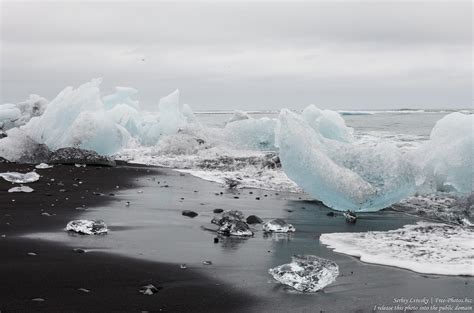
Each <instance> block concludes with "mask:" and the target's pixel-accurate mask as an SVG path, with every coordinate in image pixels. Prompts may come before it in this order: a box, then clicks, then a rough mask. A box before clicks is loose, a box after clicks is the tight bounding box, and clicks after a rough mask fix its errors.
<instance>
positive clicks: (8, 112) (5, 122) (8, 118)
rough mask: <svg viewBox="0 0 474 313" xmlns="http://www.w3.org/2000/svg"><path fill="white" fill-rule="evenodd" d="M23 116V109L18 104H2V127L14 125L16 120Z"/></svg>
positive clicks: (0, 122)
mask: <svg viewBox="0 0 474 313" xmlns="http://www.w3.org/2000/svg"><path fill="white" fill-rule="evenodd" d="M20 116H21V111H20V109H18V108H17V107H16V105H14V104H11V103H7V104H2V105H0V128H1V129H9V128H12V127H14V125H15V121H16V120H18V119H19V118H20Z"/></svg>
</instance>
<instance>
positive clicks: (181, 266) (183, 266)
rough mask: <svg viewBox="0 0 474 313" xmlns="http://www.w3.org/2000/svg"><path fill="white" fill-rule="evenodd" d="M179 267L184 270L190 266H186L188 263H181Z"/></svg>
mask: <svg viewBox="0 0 474 313" xmlns="http://www.w3.org/2000/svg"><path fill="white" fill-rule="evenodd" d="M179 268H180V269H182V270H185V269H187V268H188V267H187V266H186V264H181V265H180V266H179Z"/></svg>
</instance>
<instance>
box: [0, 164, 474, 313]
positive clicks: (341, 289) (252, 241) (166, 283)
mask: <svg viewBox="0 0 474 313" xmlns="http://www.w3.org/2000/svg"><path fill="white" fill-rule="evenodd" d="M123 166H125V167H128V168H129V169H128V170H124V169H123V168H122V165H120V166H118V167H117V168H111V169H109V170H105V172H100V171H103V170H104V168H101V169H100V170H97V169H95V168H94V167H86V168H75V167H71V168H70V167H65V168H66V169H69V168H70V169H72V171H73V172H74V171H82V170H84V171H85V172H84V173H83V175H85V176H84V177H89V178H91V177H100V180H104V181H103V182H100V180H99V181H97V186H95V185H94V186H93V184H92V183H90V184H87V183H86V180H85V178H84V183H83V184H80V186H81V187H80V188H84V190H83V192H84V193H85V188H86V187H84V186H88V189H87V190H89V192H88V194H90V195H89V196H88V197H85V199H80V196H81V192H79V193H78V194H77V195H78V196H79V198H78V199H76V200H77V201H78V203H79V202H81V201H82V202H84V201H85V200H87V201H89V200H90V201H93V202H95V206H94V207H91V209H90V210H86V211H77V210H74V206H73V207H72V209H71V210H69V211H68V212H70V213H71V214H74V215H76V216H78V215H77V213H78V214H80V216H81V217H83V218H87V219H93V218H102V219H104V221H105V222H106V223H107V225H108V226H109V229H110V232H109V234H107V235H106V236H104V237H102V236H99V237H94V236H92V237H91V236H74V235H70V234H67V233H65V232H64V231H63V227H64V226H65V224H66V222H67V221H68V220H67V219H66V218H64V217H63V218H64V220H63V222H61V223H59V224H57V225H58V226H57V227H53V228H48V229H44V228H43V229H41V228H40V227H33V226H34V224H33V226H32V223H30V224H29V225H24V228H23V229H25V230H27V233H28V237H27V238H24V237H22V238H13V237H7V238H0V248H1V249H2V251H7V252H8V253H4V254H5V256H6V257H4V258H3V259H2V264H3V265H6V266H0V276H1V277H7V278H8V280H7V282H8V283H7V284H4V285H2V286H1V287H0V295H1V296H0V310H2V312H3V311H5V312H10V311H20V312H30V311H33V312H35V311H42V312H44V311H48V312H56V311H59V312H81V311H84V312H96V311H101V312H104V311H105V312H107V311H114V312H141V311H152V312H153V311H160V310H162V311H169V312H221V311H235V312H290V311H291V312H308V310H310V311H311V312H312V311H315V312H319V311H323V312H372V311H373V309H374V307H375V305H390V304H391V301H392V299H393V298H394V297H407V296H412V297H425V296H430V295H431V296H436V297H443V296H454V295H456V296H457V295H459V296H468V295H469V292H470V290H472V283H473V282H472V278H467V277H452V276H451V277H443V276H441V275H424V274H419V273H415V272H411V271H408V270H405V269H399V268H393V267H389V266H384V265H374V264H367V263H364V262H362V261H360V259H358V258H356V257H351V256H348V255H345V254H340V253H336V252H334V251H332V250H331V249H329V248H328V247H327V246H325V245H323V244H322V243H321V242H320V241H319V236H320V235H321V234H323V233H328V232H365V231H368V230H382V231H384V230H389V229H397V228H399V227H400V226H402V225H406V224H409V223H414V222H416V221H419V220H420V218H419V217H413V216H406V215H404V214H401V213H399V212H396V211H391V210H387V211H384V212H375V213H367V214H361V215H360V219H359V220H358V222H357V223H356V224H355V225H353V224H352V225H351V224H347V223H345V221H344V218H343V217H342V215H337V216H336V217H328V216H327V213H328V212H330V211H331V210H330V209H329V208H327V207H325V206H324V205H322V204H321V203H320V202H317V201H311V200H309V199H305V196H304V195H300V194H292V193H284V192H272V191H268V190H259V189H239V190H225V189H224V188H223V187H222V186H220V185H217V184H215V183H211V182H207V181H203V180H201V179H199V178H196V177H193V176H191V175H188V174H181V173H179V172H177V171H174V170H172V169H167V168H155V167H148V166H139V165H135V164H133V165H123ZM0 168H1V167H0ZM58 168H59V167H58ZM58 168H56V169H53V172H54V171H57V169H58ZM86 169H87V170H86ZM38 172H40V173H43V172H42V171H38ZM108 172H110V173H114V174H113V175H116V176H108V174H107V173H108ZM97 173H100V174H97ZM102 173H105V174H102ZM86 174H90V175H88V176H87V175H86ZM119 174H120V175H119ZM135 174H136V175H135ZM68 175H69V174H68ZM111 175H112V174H111ZM45 177H46V175H45ZM113 177H115V178H113ZM42 178H43V177H42ZM74 178H77V177H74V175H73V176H72V177H70V178H68V179H70V181H69V183H70V184H73V183H75V180H74ZM81 178H83V177H81ZM49 179H50V177H49ZM119 179H120V180H121V181H120V183H117V181H118V180H119ZM41 181H42V180H41V179H40V181H39V182H40V183H41ZM89 181H90V182H91V180H90V179H89ZM43 182H46V180H43ZM111 182H113V183H111ZM4 183H5V182H3V183H2V185H0V187H1V188H2V189H3V188H4V187H3V186H4V185H3V184H4ZM36 184H38V182H36V183H32V184H29V186H31V187H32V188H34V189H35V192H37V191H39V192H38V196H39V197H40V198H44V199H53V198H54V196H45V195H44V194H42V193H41V188H39V186H37V185H36ZM117 184H123V186H124V187H126V188H120V189H119V190H120V192H118V193H116V194H115V195H114V196H110V197H107V196H98V195H94V194H93V192H101V193H104V194H108V193H109V192H110V191H109V190H106V189H107V188H106V187H105V186H109V188H114V187H115V185H117ZM8 185H10V184H9V183H8ZM35 186H37V187H36V188H35ZM48 187H49V186H48ZM61 188H63V187H61ZM96 188H99V190H97V189H96ZM0 190H1V189H0ZM94 190H96V191H94ZM35 192H33V193H31V194H22V196H24V197H25V198H26V199H28V197H31V196H32V195H34V194H35ZM221 192H222V193H221ZM2 196H5V194H4V193H2ZM7 197H8V195H7ZM109 198H110V199H109ZM256 198H259V200H257V199H256ZM30 199H31V198H30ZM0 200H1V198H0ZM98 200H100V202H99V201H98ZM125 201H130V202H131V204H130V206H129V207H126V206H125V205H124V203H125ZM29 202H32V201H29ZM43 204H44V203H43ZM30 205H32V206H33V209H32V210H33V211H31V212H38V214H37V215H38V217H37V218H36V219H37V220H41V219H39V218H42V219H50V218H54V216H49V217H46V216H41V215H40V214H39V212H40V211H39V209H38V208H34V205H33V204H31V203H30ZM43 206H45V205H43ZM55 207H57V206H55ZM215 208H222V209H237V210H241V211H242V212H243V213H244V214H245V215H250V214H256V215H258V216H260V217H261V218H263V219H264V220H266V219H270V218H284V219H285V220H287V221H288V222H290V223H292V224H294V225H295V226H296V229H297V231H296V233H294V234H290V235H283V236H277V235H275V234H273V235H271V236H268V235H265V234H264V233H262V232H261V230H260V228H259V226H255V227H254V230H255V235H254V237H252V238H248V239H241V238H220V240H219V243H217V244H215V243H213V238H214V237H215V236H216V235H215V233H212V232H208V231H205V230H204V229H203V227H205V226H206V225H208V223H209V221H210V219H211V218H212V217H213V215H214V214H213V213H212V211H213V209H215ZM185 209H190V210H194V211H196V212H197V213H198V214H199V215H198V216H197V217H195V218H189V217H185V216H182V215H181V211H182V210H185ZM0 212H2V213H4V212H3V211H0ZM12 212H17V211H15V210H12ZM31 212H30V214H31ZM61 212H62V211H61ZM65 214H66V213H65ZM26 215H28V214H26ZM2 217H3V214H2ZM12 217H15V215H13V216H12ZM56 218H57V219H59V217H57V216H56ZM48 221H49V220H48ZM51 221H52V220H51ZM12 226H13V225H12ZM30 229H31V230H32V231H29V230H30ZM6 239H9V241H8V245H5V244H6V242H7V241H6ZM75 247H80V248H84V249H86V250H88V251H90V252H88V253H82V254H77V253H75V252H73V251H72V249H73V248H75ZM28 252H35V253H37V255H36V256H29V255H27V253H28ZM294 254H314V255H318V256H321V257H323V258H327V259H330V260H333V261H334V262H336V263H337V264H338V265H339V267H340V276H339V277H338V278H337V280H336V282H335V283H334V284H331V285H329V286H327V287H326V288H325V289H324V290H322V291H320V292H317V293H315V294H302V293H297V292H294V291H292V290H290V289H288V288H287V287H285V286H283V285H281V284H279V283H276V282H274V281H273V280H272V279H271V277H270V276H269V275H268V273H267V271H268V269H269V268H271V267H273V266H276V265H281V264H284V263H287V262H289V260H290V258H291V256H292V255H294ZM203 260H211V261H212V263H213V264H212V265H211V266H206V265H203V264H202V261H203ZM38 261H39V262H38ZM182 263H186V265H187V269H186V270H182V269H180V268H179V265H180V264H182ZM2 275H3V276H2ZM31 277H33V279H34V280H33V283H31V280H32V278H31ZM45 282H48V283H47V284H45ZM149 283H151V284H154V285H155V286H157V287H163V289H161V290H160V291H159V292H158V293H157V294H155V295H153V296H144V295H141V294H139V293H138V289H139V288H140V287H141V286H143V285H147V284H149ZM25 286H26V287H25ZM79 288H85V289H88V290H90V292H89V293H84V292H83V291H80V290H79ZM41 290H43V291H44V293H43V294H41V292H39V291H41ZM448 291H449V293H450V294H449V295H448V294H447V293H448ZM37 297H41V298H44V299H45V300H46V301H44V302H32V301H31V299H33V298H37ZM12 299H13V300H12ZM354 299H358V300H357V301H355V300H354ZM6 301H9V302H7V305H3V306H2V303H5V302H6ZM354 301H355V302H354Z"/></svg>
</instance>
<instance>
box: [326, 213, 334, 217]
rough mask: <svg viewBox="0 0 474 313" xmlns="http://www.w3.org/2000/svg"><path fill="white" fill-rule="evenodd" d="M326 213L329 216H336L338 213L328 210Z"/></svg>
mask: <svg viewBox="0 0 474 313" xmlns="http://www.w3.org/2000/svg"><path fill="white" fill-rule="evenodd" d="M326 215H327V216H330V217H334V216H336V214H335V213H334V212H328V213H327V214H326Z"/></svg>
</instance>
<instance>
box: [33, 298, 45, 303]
mask: <svg viewBox="0 0 474 313" xmlns="http://www.w3.org/2000/svg"><path fill="white" fill-rule="evenodd" d="M31 301H35V302H44V299H43V298H34V299H31Z"/></svg>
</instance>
